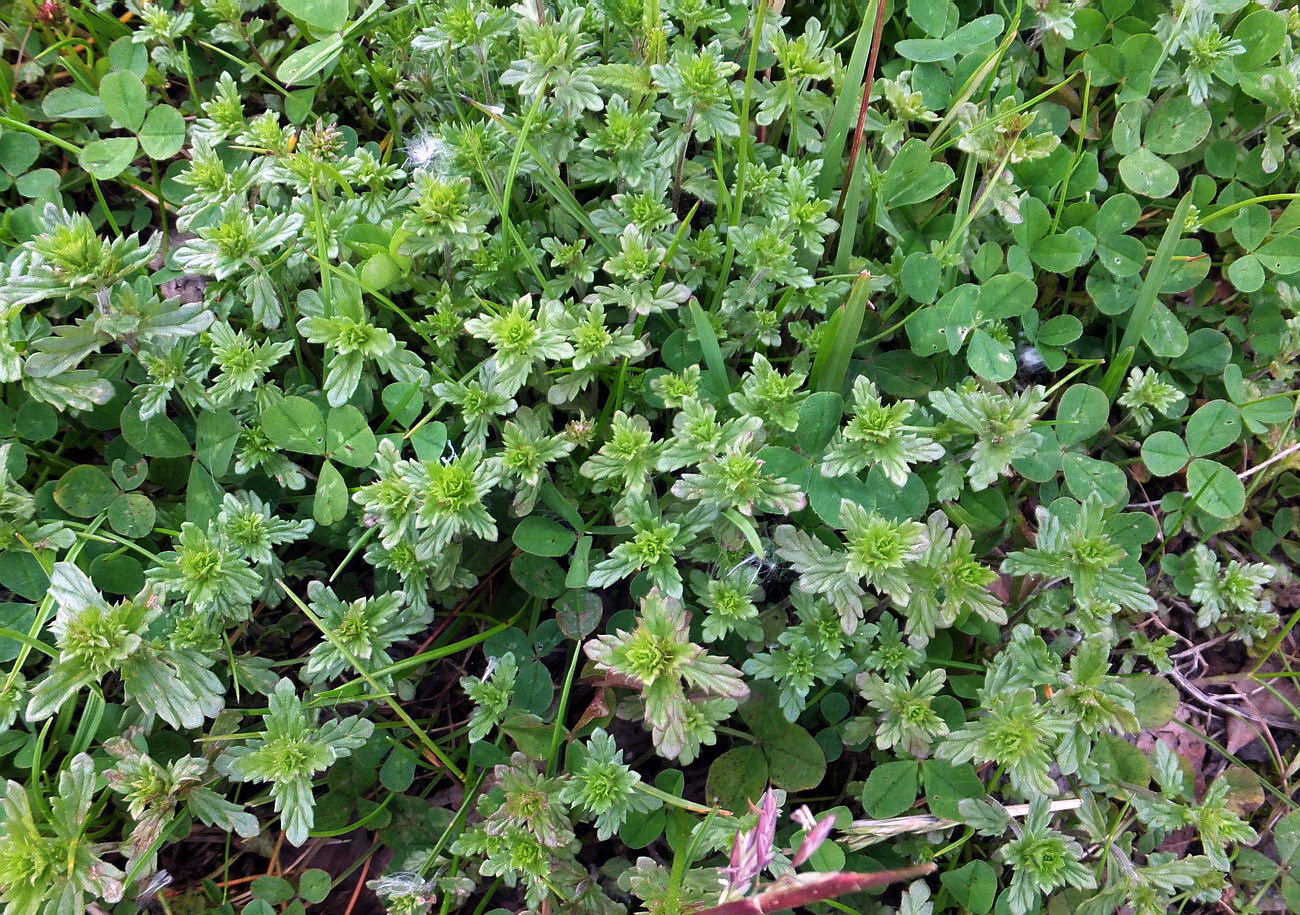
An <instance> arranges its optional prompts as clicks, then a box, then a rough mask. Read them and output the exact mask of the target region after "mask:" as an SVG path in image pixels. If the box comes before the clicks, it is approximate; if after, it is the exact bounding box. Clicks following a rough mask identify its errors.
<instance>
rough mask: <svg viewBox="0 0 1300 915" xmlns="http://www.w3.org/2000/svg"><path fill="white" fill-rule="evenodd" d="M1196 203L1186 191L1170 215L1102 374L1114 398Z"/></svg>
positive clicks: (1144, 329)
mask: <svg viewBox="0 0 1300 915" xmlns="http://www.w3.org/2000/svg"><path fill="white" fill-rule="evenodd" d="M1191 206H1192V195H1191V192H1190V191H1189V192H1188V193H1186V194H1184V195H1183V199H1182V200H1180V201H1178V206H1176V207H1175V208H1174V214H1173V215H1172V216H1170V217H1169V225H1168V226H1167V227H1166V228H1165V234H1164V235H1163V236H1162V237H1161V239H1160V244H1159V246H1158V247H1157V248H1156V253H1155V256H1154V257H1152V259H1151V264H1150V265H1149V266H1148V267H1147V275H1146V279H1144V280H1143V281H1142V288H1141V289H1140V290H1138V296H1137V302H1135V303H1134V305H1133V314H1132V315H1131V316H1130V317H1129V322H1128V326H1127V327H1125V328H1124V336H1123V337H1122V338H1121V339H1120V342H1119V351H1118V352H1117V353H1116V354H1115V358H1114V359H1113V360H1112V361H1111V363H1110V368H1108V369H1107V370H1106V375H1105V377H1104V378H1102V381H1101V389H1102V390H1103V391H1105V392H1106V396H1107V397H1108V398H1110V400H1111V401H1112V402H1113V401H1114V400H1115V395H1116V394H1117V393H1118V392H1119V386H1120V385H1121V384H1122V383H1123V381H1124V376H1125V375H1126V374H1128V368H1129V366H1130V365H1132V364H1133V356H1134V355H1135V354H1136V353H1137V346H1138V343H1140V342H1141V340H1142V336H1143V334H1145V333H1146V329H1147V325H1148V324H1149V323H1151V315H1152V314H1153V313H1154V312H1155V308H1156V297H1157V296H1158V295H1159V293H1160V287H1161V286H1163V285H1164V284H1165V277H1166V276H1168V275H1169V268H1170V266H1171V265H1172V264H1173V257H1174V249H1175V248H1176V247H1177V245H1178V240H1179V239H1180V238H1182V237H1183V230H1184V229H1185V228H1186V226H1187V211H1188V210H1189V209H1191Z"/></svg>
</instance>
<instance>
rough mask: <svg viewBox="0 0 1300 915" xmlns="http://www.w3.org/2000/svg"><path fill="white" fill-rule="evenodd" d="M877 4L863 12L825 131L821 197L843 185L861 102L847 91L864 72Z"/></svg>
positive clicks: (819, 183) (859, 81)
mask: <svg viewBox="0 0 1300 915" xmlns="http://www.w3.org/2000/svg"><path fill="white" fill-rule="evenodd" d="M879 2H881V0H872V2H871V3H868V4H867V7H866V9H864V10H863V11H862V23H861V25H859V26H858V37H857V40H855V41H854V43H853V53H852V55H851V56H850V57H849V66H848V68H847V69H846V70H845V72H844V88H843V89H841V90H840V94H839V96H838V97H836V99H835V110H834V111H833V112H832V113H831V120H830V124H829V125H828V126H827V128H826V139H825V141H824V142H823V143H822V170H821V174H819V175H818V176H817V193H818V195H819V196H821V197H830V196H831V194H832V193H833V192H834V191H835V188H837V187H840V186H842V184H843V182H844V146H845V144H846V143H848V141H849V133H850V131H852V129H853V123H854V119H855V118H856V117H857V114H858V106H859V105H860V104H861V101H862V99H861V94H860V93H859V92H856V91H848V90H849V89H850V88H852V89H857V88H859V87H861V85H862V78H863V76H864V75H865V74H866V72H867V57H868V55H869V54H870V52H871V33H872V30H873V25H874V23H875V20H876V4H878V3H879ZM846 212H847V207H846Z"/></svg>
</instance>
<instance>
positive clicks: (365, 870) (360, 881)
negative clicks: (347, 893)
mask: <svg viewBox="0 0 1300 915" xmlns="http://www.w3.org/2000/svg"><path fill="white" fill-rule="evenodd" d="M373 860H374V859H373V858H366V860H365V861H363V862H361V873H360V874H359V875H358V876H357V885H356V886H354V887H353V888H352V896H351V898H349V899H348V907H347V908H346V909H344V910H343V915H352V910H353V909H354V908H356V906H357V900H358V899H360V898H361V888H362V887H363V886H365V885H366V875H367V874H369V873H370V862H371V861H373Z"/></svg>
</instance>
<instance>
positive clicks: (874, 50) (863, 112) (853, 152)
mask: <svg viewBox="0 0 1300 915" xmlns="http://www.w3.org/2000/svg"><path fill="white" fill-rule="evenodd" d="M885 3H886V0H876V21H875V23H874V24H873V25H872V30H871V53H870V56H868V57H867V75H866V79H864V80H863V81H862V104H861V105H859V106H858V125H857V127H856V128H855V129H854V131H853V146H852V147H850V148H849V167H848V168H847V169H845V170H844V186H843V187H842V188H840V202H839V203H838V204H837V205H836V207H835V212H836V213H842V212H843V211H844V195H845V194H847V193H848V192H849V184H850V182H852V180H853V169H854V168H855V167H856V166H857V164H858V154H859V152H860V151H861V149H862V137H863V134H864V133H865V131H866V127H867V109H868V108H869V107H870V106H871V90H872V88H873V87H874V86H875V83H876V61H878V60H879V59H880V37H881V33H882V32H883V31H884V30H885Z"/></svg>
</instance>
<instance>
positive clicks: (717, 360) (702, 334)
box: [689, 299, 731, 400]
mask: <svg viewBox="0 0 1300 915" xmlns="http://www.w3.org/2000/svg"><path fill="white" fill-rule="evenodd" d="M689 307H690V310H691V319H692V320H693V321H694V322H695V334H696V336H698V337H699V338H700V349H702V350H703V351H704V362H705V364H706V365H707V366H708V367H709V374H710V375H712V376H713V380H712V381H711V382H710V384H711V386H712V387H713V391H714V393H715V394H716V395H717V397H718V399H719V400H722V399H724V398H726V396H727V395H728V394H729V393H731V382H730V380H729V379H728V378H727V363H726V362H725V361H724V360H723V358H722V347H721V346H719V345H718V335H717V334H716V333H714V332H713V325H712V324H710V323H709V316H708V315H706V314H705V313H704V309H703V308H701V307H700V303H699V302H697V301H695V299H691V301H690V305H689Z"/></svg>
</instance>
